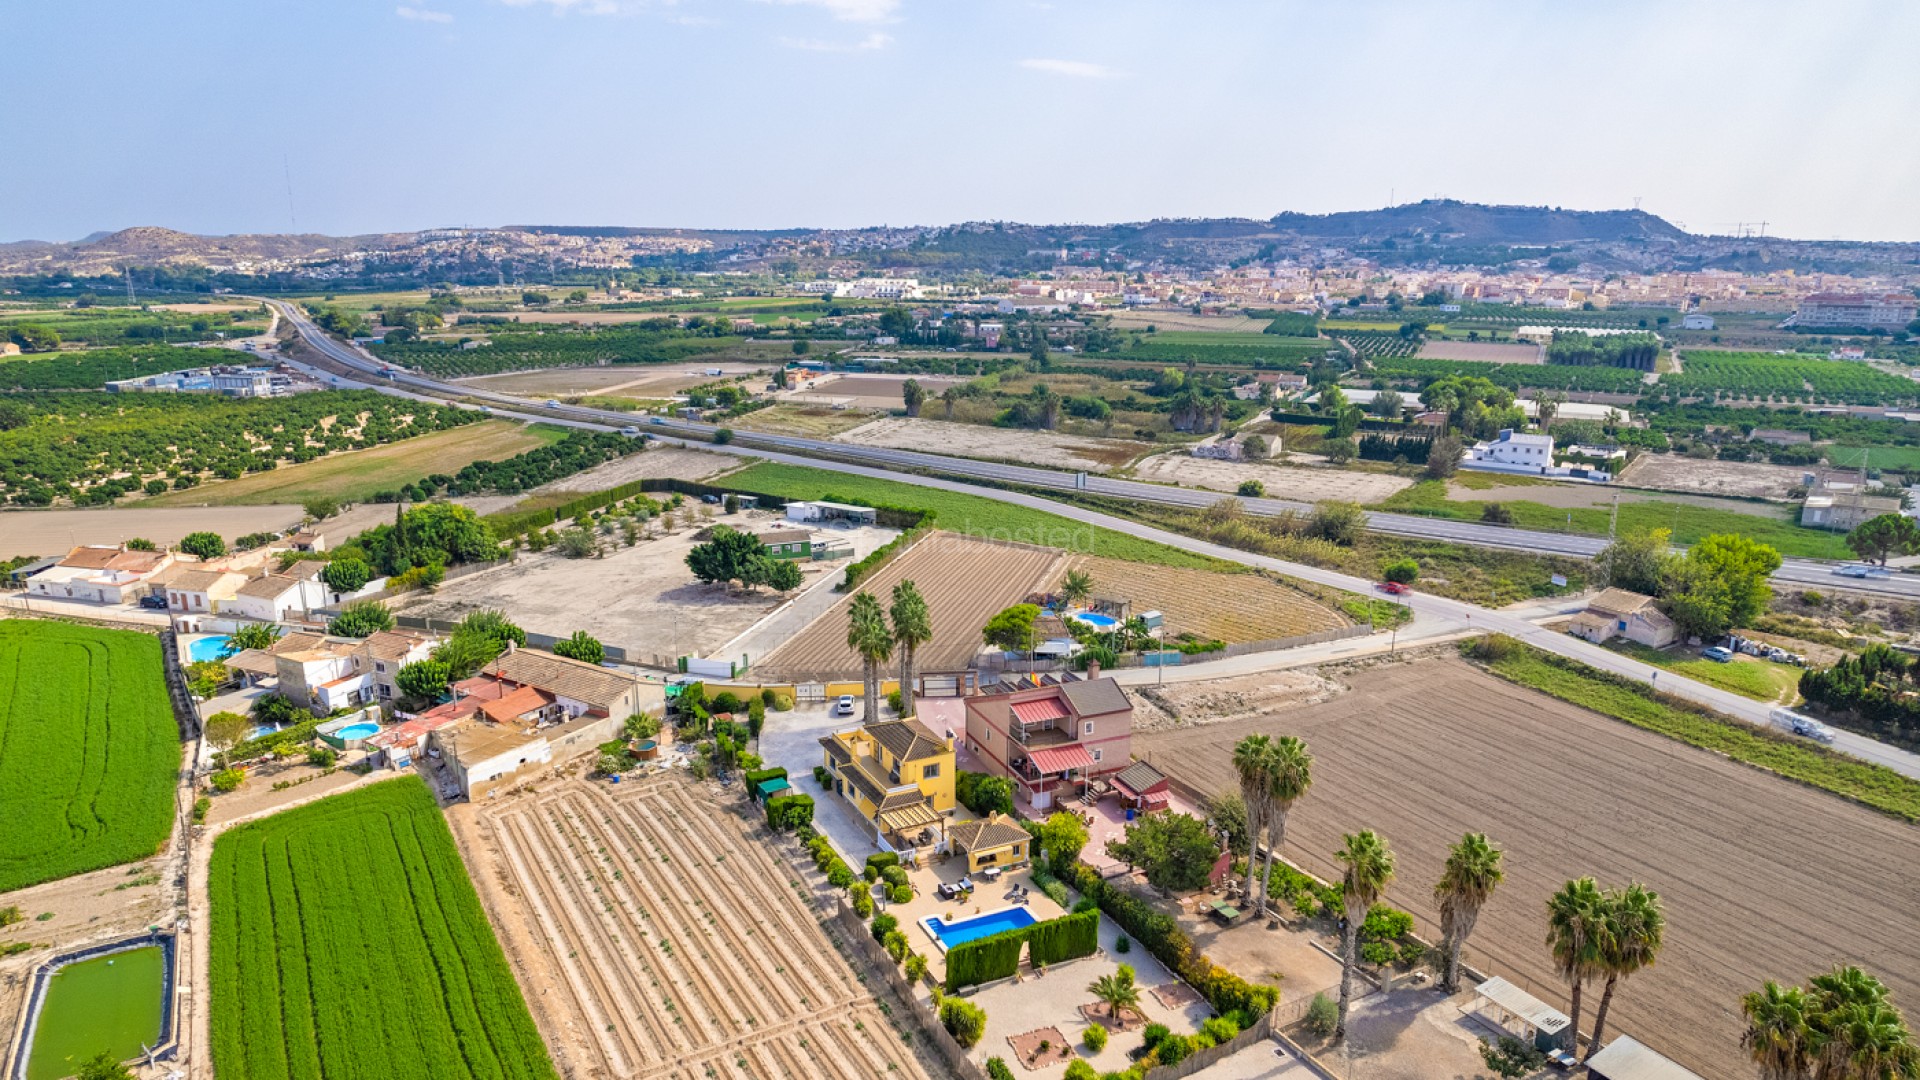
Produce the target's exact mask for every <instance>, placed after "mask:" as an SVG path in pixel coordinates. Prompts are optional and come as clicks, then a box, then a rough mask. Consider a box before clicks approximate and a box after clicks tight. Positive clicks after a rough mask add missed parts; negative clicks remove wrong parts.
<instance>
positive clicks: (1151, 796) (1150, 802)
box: [1140, 791, 1168, 807]
mask: <svg viewBox="0 0 1920 1080" xmlns="http://www.w3.org/2000/svg"><path fill="white" fill-rule="evenodd" d="M1140 801H1141V802H1143V803H1145V804H1147V806H1149V807H1155V806H1165V805H1167V801H1168V796H1167V793H1166V792H1164V791H1149V792H1147V793H1146V794H1145V795H1142V796H1140Z"/></svg>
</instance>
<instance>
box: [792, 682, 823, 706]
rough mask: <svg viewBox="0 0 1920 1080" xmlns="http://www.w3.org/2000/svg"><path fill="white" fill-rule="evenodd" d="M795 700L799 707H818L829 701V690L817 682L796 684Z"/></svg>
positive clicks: (794, 690)
mask: <svg viewBox="0 0 1920 1080" xmlns="http://www.w3.org/2000/svg"><path fill="white" fill-rule="evenodd" d="M793 700H794V703H795V704H799V705H818V704H820V703H821V702H823V701H825V700H827V688H826V687H825V686H822V685H821V684H819V683H817V682H808V683H795V684H794V686H793Z"/></svg>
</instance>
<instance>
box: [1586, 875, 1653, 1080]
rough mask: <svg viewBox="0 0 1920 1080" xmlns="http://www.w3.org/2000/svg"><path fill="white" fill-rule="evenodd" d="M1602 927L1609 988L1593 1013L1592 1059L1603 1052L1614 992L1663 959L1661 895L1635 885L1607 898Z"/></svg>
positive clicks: (1604, 968)
mask: <svg viewBox="0 0 1920 1080" xmlns="http://www.w3.org/2000/svg"><path fill="white" fill-rule="evenodd" d="M1600 926H1601V934H1600V970H1602V971H1604V972H1606V975H1607V987H1606V989H1605V990H1602V991H1601V992H1600V1007H1599V1008H1598V1009H1595V1010H1594V1013H1593V1041H1592V1042H1590V1043H1588V1044H1587V1057H1589V1058H1591V1057H1592V1056H1593V1052H1594V1051H1595V1050H1598V1049H1600V1039H1601V1035H1602V1034H1603V1033H1604V1032H1605V1031H1606V1030H1607V1006H1609V1005H1612V1004H1613V988H1614V987H1615V986H1617V985H1618V984H1619V982H1620V980H1621V979H1624V978H1626V977H1627V976H1629V975H1631V974H1633V973H1634V972H1636V971H1639V970H1640V969H1641V968H1645V967H1652V966H1653V962H1654V960H1655V959H1656V958H1657V957H1658V956H1659V955H1660V946H1661V945H1663V944H1665V937H1666V930H1667V913H1666V911H1664V910H1663V909H1662V908H1661V906H1660V894H1659V893H1657V892H1654V891H1653V890H1652V889H1649V888H1647V887H1646V886H1645V885H1641V884H1640V883H1638V882H1635V883H1634V884H1632V885H1629V886H1627V887H1626V888H1624V889H1619V890H1615V891H1613V892H1609V893H1608V894H1607V897H1606V910H1605V912H1604V915H1603V918H1602V920H1601V924H1600Z"/></svg>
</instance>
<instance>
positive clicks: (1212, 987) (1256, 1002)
mask: <svg viewBox="0 0 1920 1080" xmlns="http://www.w3.org/2000/svg"><path fill="white" fill-rule="evenodd" d="M1073 875H1074V879H1075V880H1074V886H1075V887H1076V888H1078V889H1079V890H1080V894H1081V895H1082V896H1087V897H1091V898H1092V899H1093V901H1094V902H1095V903H1097V904H1099V905H1100V910H1101V911H1102V912H1105V913H1106V915H1107V917H1108V918H1110V919H1112V920H1113V921H1114V922H1116V923H1118V924H1119V925H1120V928H1121V929H1122V930H1125V931H1126V932H1127V933H1128V934H1130V935H1132V936H1133V938H1134V939H1135V940H1137V941H1138V942H1140V944H1142V945H1144V946H1146V948H1147V951H1148V952H1150V953H1152V954H1153V957H1154V959H1156V960H1158V961H1160V962H1161V963H1162V964H1165V965H1166V966H1167V969H1168V970H1169V971H1172V972H1173V973H1174V974H1175V975H1178V976H1179V977H1180V978H1182V979H1184V980H1186V981H1187V983H1188V984H1189V985H1191V986H1192V987H1193V988H1194V989H1196V990H1198V991H1200V993H1201V994H1202V995H1204V996H1205V997H1206V999H1207V1003H1208V1004H1209V1005H1212V1006H1213V1008H1214V1011H1215V1012H1218V1013H1221V1014H1225V1013H1230V1012H1234V1011H1235V1010H1238V1011H1240V1012H1241V1013H1242V1014H1244V1015H1246V1016H1249V1017H1252V1016H1263V1015H1265V1014H1266V1013H1268V1012H1271V1011H1272V1010H1273V1006H1274V1003H1275V1002H1276V1001H1278V1000H1279V997H1280V991H1279V990H1278V989H1277V988H1275V987H1271V986H1262V985H1259V984H1257V983H1251V982H1248V981H1247V980H1245V979H1243V978H1241V977H1240V976H1238V975H1235V974H1234V973H1233V972H1231V971H1228V970H1227V969H1225V968H1223V967H1220V966H1219V965H1218V964H1215V963H1214V962H1213V961H1212V960H1209V959H1207V957H1206V954H1204V953H1202V952H1200V951H1199V950H1198V949H1196V948H1194V945H1193V939H1192V938H1189V937H1188V936H1187V933H1186V931H1184V930H1182V929H1180V924H1179V923H1178V922H1176V921H1175V920H1174V918H1173V916H1171V915H1165V914H1162V913H1161V912H1159V911H1157V910H1155V909H1154V908H1153V907H1152V906H1150V905H1149V904H1147V903H1146V902H1145V901H1143V900H1141V899H1139V898H1137V897H1135V896H1132V895H1130V894H1128V893H1125V892H1122V891H1121V890H1120V889H1118V888H1116V887H1114V886H1113V885H1110V884H1108V883H1107V882H1106V881H1105V880H1103V879H1102V878H1101V877H1100V875H1099V873H1098V872H1097V871H1095V870H1094V869H1093V868H1092V867H1091V866H1088V865H1087V864H1085V863H1076V864H1075V865H1074V867H1073Z"/></svg>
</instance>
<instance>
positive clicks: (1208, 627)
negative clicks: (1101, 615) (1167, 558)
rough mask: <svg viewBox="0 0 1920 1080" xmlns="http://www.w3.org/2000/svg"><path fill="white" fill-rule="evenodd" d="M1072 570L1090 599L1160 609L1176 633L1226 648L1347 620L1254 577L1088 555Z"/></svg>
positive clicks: (1135, 611)
mask: <svg viewBox="0 0 1920 1080" xmlns="http://www.w3.org/2000/svg"><path fill="white" fill-rule="evenodd" d="M1073 566H1074V568H1076V569H1080V570H1085V571H1086V572H1087V573H1088V574H1091V575H1092V576H1093V595H1094V596H1096V597H1098V598H1101V599H1112V600H1127V601H1129V602H1131V603H1132V605H1133V607H1132V609H1131V614H1134V615H1138V614H1140V613H1141V612H1143V611H1159V612H1160V613H1161V614H1163V615H1165V616H1166V617H1167V622H1166V625H1167V626H1168V627H1169V628H1170V629H1172V630H1173V631H1174V632H1175V633H1186V634H1193V635H1194V636H1196V637H1202V638H1218V639H1220V640H1221V641H1224V642H1226V643H1228V644H1230V645H1231V644H1234V643H1236V642H1242V641H1268V640H1271V639H1274V638H1285V637H1292V636H1294V635H1295V634H1311V633H1313V632H1314V631H1315V630H1337V629H1339V628H1340V627H1343V626H1347V625H1349V620H1348V619H1347V618H1346V617H1345V616H1343V615H1341V614H1340V613H1338V612H1336V611H1333V610H1330V609H1329V608H1327V607H1326V606H1324V605H1322V604H1320V603H1319V602H1318V601H1316V600H1314V599H1313V598H1312V597H1310V596H1308V595H1307V594H1305V593H1303V592H1301V591H1299V590H1298V589H1294V588H1291V587H1289V586H1287V585H1283V584H1281V583H1280V582H1278V581H1274V580H1273V579H1271V578H1265V577H1261V576H1260V575H1258V574H1235V575H1233V576H1232V577H1227V576H1226V575H1223V574H1214V573H1209V572H1208V571H1205V570H1185V569H1180V568H1177V567H1172V566H1145V565H1142V564H1140V563H1130V562H1122V561H1120V560H1119V559H1102V558H1097V557H1095V556H1091V555H1081V556H1076V557H1075V558H1074V560H1073ZM1063 574H1064V571H1063ZM1053 584H1055V585H1057V584H1058V579H1055V581H1054V582H1053Z"/></svg>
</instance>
